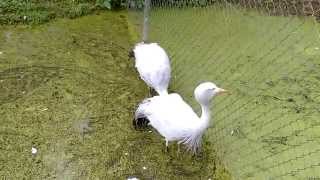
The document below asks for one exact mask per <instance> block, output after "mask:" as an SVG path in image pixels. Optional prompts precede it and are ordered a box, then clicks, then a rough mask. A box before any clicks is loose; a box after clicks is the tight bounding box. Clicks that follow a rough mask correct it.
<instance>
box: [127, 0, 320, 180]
mask: <svg viewBox="0 0 320 180" xmlns="http://www.w3.org/2000/svg"><path fill="white" fill-rule="evenodd" d="M139 8H140V9H143V2H138V1H130V2H129V9H130V11H129V12H130V13H129V14H130V17H131V20H130V21H131V23H133V24H134V25H135V27H137V29H136V30H138V31H139V32H140V29H139V27H141V26H142V24H141V23H140V22H142V17H143V16H142V11H140V10H139ZM319 17H320V1H319V0H224V1H223V0H182V1H181V0H180V1H178V0H169V1H161V0H153V1H151V10H150V12H149V16H148V18H149V31H148V32H149V36H148V39H149V41H156V42H159V43H160V44H161V46H163V47H164V48H165V49H166V50H167V52H168V53H169V54H170V57H171V63H172V69H173V72H172V74H173V77H172V80H171V84H170V86H171V90H173V91H176V92H178V93H180V94H181V95H182V96H183V97H184V98H185V99H186V100H187V101H188V102H190V103H191V104H192V105H193V107H194V108H196V109H197V108H198V109H197V110H199V107H198V106H197V104H196V103H195V101H194V98H193V89H194V88H195V87H196V85H197V84H198V83H200V82H203V81H213V82H215V83H216V84H218V85H219V86H221V87H222V88H225V89H228V90H229V91H231V92H232V94H231V95H229V96H224V97H220V98H218V99H216V100H215V102H214V106H213V111H214V117H213V121H212V127H211V128H210V129H209V132H208V133H206V140H207V141H211V142H213V143H214V144H215V150H216V151H217V153H218V156H219V157H220V158H221V159H222V160H223V163H224V165H225V166H226V168H227V169H228V170H229V171H230V173H231V174H232V176H233V177H234V179H320V175H319V171H320V163H319V159H320V143H319V141H320V126H319V125H320V118H319V117H320V109H319V107H320V90H319V87H320V71H319V69H320V63H319V62H320V44H319V40H320V24H319V22H318V20H319ZM139 23H140V24H139ZM132 32H133V31H132ZM136 37H137V38H136V40H137V41H138V40H139V37H138V36H136Z"/></svg>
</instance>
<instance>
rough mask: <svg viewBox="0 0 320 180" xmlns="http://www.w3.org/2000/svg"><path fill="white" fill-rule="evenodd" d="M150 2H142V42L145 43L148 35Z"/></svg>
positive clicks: (148, 0)
mask: <svg viewBox="0 0 320 180" xmlns="http://www.w3.org/2000/svg"><path fill="white" fill-rule="evenodd" d="M150 6H151V0H144V12H143V31H142V41H143V42H146V41H147V40H148V35H149V14H150Z"/></svg>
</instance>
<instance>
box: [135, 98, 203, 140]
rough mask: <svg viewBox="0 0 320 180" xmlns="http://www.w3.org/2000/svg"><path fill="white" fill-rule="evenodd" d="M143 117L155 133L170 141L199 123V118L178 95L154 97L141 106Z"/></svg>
mask: <svg viewBox="0 0 320 180" xmlns="http://www.w3.org/2000/svg"><path fill="white" fill-rule="evenodd" d="M141 109H143V113H144V115H145V116H146V117H147V118H148V120H149V121H150V124H151V126H153V127H154V128H155V129H157V131H158V132H159V133H160V134H161V135H163V136H165V137H167V138H168V137H169V138H171V139H177V137H181V136H183V134H184V133H185V132H186V131H189V130H190V129H192V128H194V126H195V125H196V124H198V123H199V117H198V116H197V114H196V113H195V112H194V111H193V110H192V108H191V107H190V106H189V105H188V104H187V103H186V102H185V101H184V100H183V99H182V98H181V96H180V95H178V94H175V93H173V94H170V95H168V96H155V97H152V98H149V99H148V102H146V103H144V104H143V105H142V106H141Z"/></svg>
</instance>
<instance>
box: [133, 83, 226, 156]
mask: <svg viewBox="0 0 320 180" xmlns="http://www.w3.org/2000/svg"><path fill="white" fill-rule="evenodd" d="M224 92H226V90H224V89H222V88H219V87H217V86H216V85H215V84H214V83H211V82H205V83H201V84H200V85H199V86H197V87H196V89H195V90H194V96H195V99H196V100H197V102H198V103H199V104H200V106H201V110H202V113H201V117H198V115H197V114H196V113H195V112H194V111H193V109H192V108H191V107H190V105H188V104H187V103H186V102H185V101H184V100H183V99H182V97H181V96H180V95H179V94H176V93H171V94H169V95H168V96H154V97H152V98H147V99H145V100H143V102H142V103H141V104H139V107H138V108H137V110H136V113H135V120H136V123H137V121H138V120H139V119H147V120H148V121H149V125H151V126H152V127H153V128H155V129H156V130H157V131H158V132H159V133H160V134H161V135H162V136H163V137H164V138H165V141H166V147H167V148H168V143H169V141H178V144H180V143H183V144H185V145H186V146H187V149H188V150H191V151H193V152H194V153H196V152H197V150H198V149H199V148H200V146H201V139H202V135H203V133H204V132H205V130H206V129H207V128H208V126H209V121H210V112H211V111H210V102H211V99H212V97H214V96H215V95H218V94H221V93H224Z"/></svg>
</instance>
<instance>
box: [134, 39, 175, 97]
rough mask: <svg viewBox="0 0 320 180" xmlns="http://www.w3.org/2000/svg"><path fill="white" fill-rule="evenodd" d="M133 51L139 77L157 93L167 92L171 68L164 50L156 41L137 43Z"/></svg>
mask: <svg viewBox="0 0 320 180" xmlns="http://www.w3.org/2000/svg"><path fill="white" fill-rule="evenodd" d="M133 52H134V56H135V67H136V68H137V70H138V72H139V74H140V77H141V79H142V80H143V81H144V82H145V83H146V84H147V85H148V86H149V87H151V88H153V89H155V91H157V93H158V94H159V95H166V94H168V86H169V82H170V77H171V68H170V60H169V57H168V55H167V53H166V52H165V50H164V49H163V48H162V47H160V46H159V45H158V44H157V43H149V44H147V43H138V44H137V45H136V46H135V47H134V49H133Z"/></svg>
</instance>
